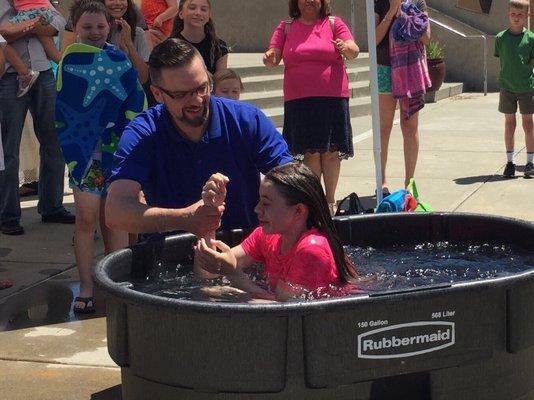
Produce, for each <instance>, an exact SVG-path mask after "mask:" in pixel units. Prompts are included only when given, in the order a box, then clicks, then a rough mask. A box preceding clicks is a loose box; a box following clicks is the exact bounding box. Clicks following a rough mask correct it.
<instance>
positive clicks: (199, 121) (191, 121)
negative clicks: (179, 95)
mask: <svg viewBox="0 0 534 400" xmlns="http://www.w3.org/2000/svg"><path fill="white" fill-rule="evenodd" d="M202 108H203V109H202V114H201V115H200V116H198V117H195V118H188V117H187V116H186V112H185V111H184V110H182V116H181V117H177V119H178V121H180V122H182V123H183V124H185V125H188V126H190V127H192V128H198V127H200V126H202V125H203V124H204V123H205V122H206V121H207V120H208V102H207V101H205V102H202Z"/></svg>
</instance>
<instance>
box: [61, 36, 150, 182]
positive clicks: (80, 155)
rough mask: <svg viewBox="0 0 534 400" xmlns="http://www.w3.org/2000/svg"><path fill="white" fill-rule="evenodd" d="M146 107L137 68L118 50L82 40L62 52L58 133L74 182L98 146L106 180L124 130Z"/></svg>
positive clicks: (86, 166) (85, 168) (83, 173)
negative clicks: (84, 42)
mask: <svg viewBox="0 0 534 400" xmlns="http://www.w3.org/2000/svg"><path fill="white" fill-rule="evenodd" d="M144 109H146V98H145V93H144V91H143V88H142V86H141V84H140V83H139V80H138V74H137V71H136V70H135V69H134V68H133V66H132V64H131V63H130V61H129V60H128V57H127V56H126V54H124V53H123V52H122V51H120V50H118V49H117V48H116V47H114V46H112V45H109V44H106V45H104V47H103V48H102V49H100V48H97V47H93V46H89V45H86V44H81V43H75V44H72V45H70V46H69V47H68V48H67V49H66V50H65V53H64V54H63V58H62V59H61V62H60V64H59V69H58V78H57V99H56V131H57V134H58V138H59V143H60V145H61V149H62V150H63V156H64V158H65V162H66V164H67V167H68V169H69V174H70V176H71V177H72V179H73V180H74V182H75V183H79V182H80V181H81V179H82V178H83V177H84V175H85V173H86V171H87V170H88V168H89V167H90V166H91V162H92V155H93V152H94V150H95V148H96V146H97V145H99V144H101V149H100V150H101V152H102V170H103V174H104V177H105V178H106V179H107V178H109V176H110V175H111V167H112V164H113V154H114V153H115V150H116V148H117V144H118V143H119V139H120V136H121V135H122V132H123V130H124V128H125V127H126V125H127V124H128V122H130V121H131V120H132V119H133V118H134V117H135V116H136V115H137V114H138V113H140V112H141V111H143V110H144Z"/></svg>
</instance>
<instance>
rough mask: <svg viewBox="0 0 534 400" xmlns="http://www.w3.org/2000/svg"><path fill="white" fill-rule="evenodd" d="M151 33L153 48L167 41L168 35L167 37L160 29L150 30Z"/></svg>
mask: <svg viewBox="0 0 534 400" xmlns="http://www.w3.org/2000/svg"><path fill="white" fill-rule="evenodd" d="M149 32H150V40H152V46H154V47H155V46H157V45H158V44H160V43H161V42H163V41H164V40H165V39H167V35H165V34H164V33H163V32H161V31H160V30H158V29H150V30H149Z"/></svg>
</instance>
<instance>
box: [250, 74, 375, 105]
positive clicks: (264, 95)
mask: <svg viewBox="0 0 534 400" xmlns="http://www.w3.org/2000/svg"><path fill="white" fill-rule="evenodd" d="M349 89H350V93H351V96H350V97H363V96H369V81H360V82H351V83H350V84H349ZM241 100H242V101H246V102H248V103H251V104H254V105H255V106H256V107H259V108H261V109H266V108H271V107H282V106H283V104H284V92H283V90H282V89H278V90H270V91H265V92H252V93H251V92H244V93H243V94H242V95H241Z"/></svg>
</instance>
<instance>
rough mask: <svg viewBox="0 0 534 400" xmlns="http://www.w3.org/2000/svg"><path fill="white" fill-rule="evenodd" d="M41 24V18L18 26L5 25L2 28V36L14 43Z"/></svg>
mask: <svg viewBox="0 0 534 400" xmlns="http://www.w3.org/2000/svg"><path fill="white" fill-rule="evenodd" d="M40 23H41V17H36V18H33V19H29V20H27V21H23V22H19V23H18V24H5V25H2V26H0V34H1V35H2V36H4V37H5V38H6V40H8V41H14V40H16V39H18V38H19V37H22V36H24V34H26V33H29V32H31V31H33V30H34V29H35V27H36V26H37V25H39V24H40Z"/></svg>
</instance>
